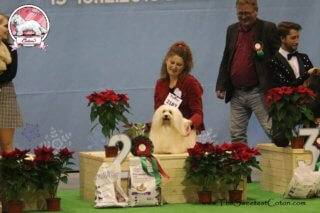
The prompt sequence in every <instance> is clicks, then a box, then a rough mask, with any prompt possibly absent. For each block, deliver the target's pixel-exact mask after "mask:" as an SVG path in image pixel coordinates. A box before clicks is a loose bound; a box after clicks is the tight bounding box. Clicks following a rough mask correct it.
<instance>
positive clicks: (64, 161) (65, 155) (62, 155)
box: [34, 146, 74, 211]
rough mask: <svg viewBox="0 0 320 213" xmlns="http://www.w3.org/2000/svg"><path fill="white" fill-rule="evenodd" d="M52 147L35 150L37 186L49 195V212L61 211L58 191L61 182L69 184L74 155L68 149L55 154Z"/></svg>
mask: <svg viewBox="0 0 320 213" xmlns="http://www.w3.org/2000/svg"><path fill="white" fill-rule="evenodd" d="M54 151H55V149H54V148H52V147H46V146H42V147H37V148H35V149H34V154H35V157H34V164H35V169H36V172H37V180H35V185H36V187H37V189H38V190H45V191H47V192H48V194H49V198H48V199H46V201H47V209H48V211H60V198H57V197H56V195H57V189H58V185H59V182H60V181H62V182H63V183H67V181H68V171H71V168H70V167H69V166H71V165H73V164H74V163H73V162H71V159H72V158H73V157H72V154H73V152H71V151H70V150H68V149H67V148H64V149H60V151H59V152H54Z"/></svg>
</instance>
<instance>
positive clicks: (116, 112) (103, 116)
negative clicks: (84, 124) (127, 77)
mask: <svg viewBox="0 0 320 213" xmlns="http://www.w3.org/2000/svg"><path fill="white" fill-rule="evenodd" d="M87 99H88V101H89V103H88V106H91V113H90V119H91V122H94V121H95V120H96V119H97V120H98V122H99V123H100V124H101V126H102V133H103V134H104V136H106V137H108V138H110V136H111V135H112V134H113V132H114V130H117V131H119V129H118V127H117V125H118V124H119V122H123V123H125V124H126V123H128V120H127V118H126V117H125V115H124V113H125V112H129V108H130V107H129V103H128V100H129V98H128V96H127V95H126V94H120V93H116V92H115V91H113V90H108V89H107V90H104V91H101V92H98V93H97V92H94V93H92V94H90V95H89V96H87ZM97 124H98V123H96V124H95V125H94V126H93V128H95V127H96V126H97ZM93 128H92V129H93Z"/></svg>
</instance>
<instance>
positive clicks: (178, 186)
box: [80, 152, 246, 203]
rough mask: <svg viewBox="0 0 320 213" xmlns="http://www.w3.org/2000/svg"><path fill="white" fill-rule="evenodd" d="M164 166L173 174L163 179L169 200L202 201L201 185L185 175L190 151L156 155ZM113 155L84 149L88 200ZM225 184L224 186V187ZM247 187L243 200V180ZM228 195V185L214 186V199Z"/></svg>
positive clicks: (82, 169)
mask: <svg viewBox="0 0 320 213" xmlns="http://www.w3.org/2000/svg"><path fill="white" fill-rule="evenodd" d="M155 157H156V158H157V159H158V160H159V162H160V164H161V166H162V168H163V169H164V170H165V172H166V173H167V174H168V175H169V176H170V179H168V180H167V179H165V178H163V179H162V186H161V193H162V197H163V199H164V200H165V201H166V202H168V203H195V202H198V198H197V191H198V188H197V186H195V185H192V184H190V183H189V182H188V180H186V179H185V170H184V165H185V160H186V157H187V154H176V155H155ZM128 158H129V157H127V159H126V160H125V161H124V162H123V163H122V165H121V169H122V171H128V170H129V167H128ZM112 160H113V158H105V156H104V152H81V153H80V196H81V198H82V199H84V200H86V201H90V202H93V201H94V194H95V183H94V181H95V177H96V174H97V172H98V169H99V167H100V165H101V164H102V163H103V162H109V163H111V162H112ZM122 187H123V189H124V190H125V192H127V191H128V180H122ZM220 188H223V187H220ZM240 188H241V189H243V190H244V193H243V200H245V199H246V182H242V183H241V184H240ZM217 199H228V196H227V193H225V190H224V189H221V190H218V189H217V188H216V189H214V193H213V200H217Z"/></svg>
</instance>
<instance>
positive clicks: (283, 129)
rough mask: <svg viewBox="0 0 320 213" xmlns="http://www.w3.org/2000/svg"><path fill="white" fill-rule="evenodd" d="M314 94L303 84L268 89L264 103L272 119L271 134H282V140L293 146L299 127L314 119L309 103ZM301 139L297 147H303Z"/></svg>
mask: <svg viewBox="0 0 320 213" xmlns="http://www.w3.org/2000/svg"><path fill="white" fill-rule="evenodd" d="M315 96H316V94H315V93H314V92H313V91H312V90H310V89H309V88H307V87H304V86H298V87H276V88H273V89H270V90H269V91H268V92H267V94H266V104H267V106H268V109H269V117H270V118H271V119H272V134H273V135H274V136H275V135H277V134H278V135H279V134H280V135H281V134H284V136H285V138H284V140H287V141H291V143H292V144H291V145H292V146H293V148H295V145H294V142H292V141H294V140H293V138H298V135H299V128H300V127H309V126H310V124H312V123H313V121H314V118H313V117H314V116H313V113H312V111H311V109H310V107H309V104H310V102H311V101H312V100H313V99H314V98H315ZM298 140H299V139H298ZM301 140H302V142H300V144H301V145H300V146H298V147H297V148H303V146H304V140H303V138H302V139H301V138H300V141H301Z"/></svg>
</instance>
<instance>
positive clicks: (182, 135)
mask: <svg viewBox="0 0 320 213" xmlns="http://www.w3.org/2000/svg"><path fill="white" fill-rule="evenodd" d="M149 137H150V140H151V141H152V142H153V144H154V152H155V153H156V154H161V153H162V154H178V153H185V152H187V149H188V148H191V147H193V146H194V144H195V142H196V132H195V130H191V129H190V123H189V121H188V120H187V119H185V118H184V117H183V115H182V114H181V112H180V110H179V109H178V108H176V107H172V106H169V105H162V106H160V107H159V108H158V109H157V110H156V111H155V113H154V114H153V118H152V124H151V130H150V135H149Z"/></svg>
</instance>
